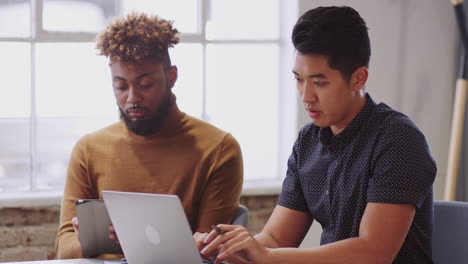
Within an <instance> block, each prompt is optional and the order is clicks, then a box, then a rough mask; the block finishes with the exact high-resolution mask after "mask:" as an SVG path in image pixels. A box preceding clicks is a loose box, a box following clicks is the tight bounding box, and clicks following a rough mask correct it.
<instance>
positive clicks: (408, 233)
mask: <svg viewBox="0 0 468 264" xmlns="http://www.w3.org/2000/svg"><path fill="white" fill-rule="evenodd" d="M367 30H368V29H367V26H366V23H365V22H364V20H363V19H362V18H361V17H360V15H359V14H358V12H356V11H355V10H354V9H352V8H350V7H319V8H315V9H312V10H309V11H308V12H306V13H305V14H303V15H302V16H301V17H300V18H299V20H298V22H297V23H296V25H295V27H294V30H293V34H292V41H293V44H294V47H295V49H296V54H295V64H294V68H293V74H294V76H295V78H296V80H297V89H298V91H299V94H300V96H301V99H302V102H303V104H304V108H305V110H306V111H307V113H308V115H309V117H310V118H311V119H312V123H310V124H307V125H306V126H305V127H304V128H303V129H302V130H301V131H300V133H299V136H298V138H297V140H296V142H295V144H294V147H293V151H292V154H291V156H290V158H289V161H288V172H287V175H286V178H285V180H284V183H283V189H282V193H281V195H280V198H279V201H278V205H277V206H276V208H275V210H274V212H273V214H272V215H271V217H270V219H269V220H268V222H267V224H266V225H265V227H264V228H263V230H262V232H261V233H260V234H258V235H256V236H252V235H251V234H249V232H248V231H247V230H246V229H245V228H243V227H240V226H232V225H218V226H217V227H218V229H214V230H212V231H211V232H210V233H204V234H201V233H196V234H195V238H196V240H197V243H198V246H199V248H200V249H201V254H203V255H205V256H207V257H210V258H213V259H217V262H219V261H227V262H229V263H269V264H272V263H392V262H393V263H432V252H431V236H432V204H433V193H432V184H433V181H434V178H435V175H436V170H437V169H436V164H435V162H434V160H433V158H432V157H431V155H430V153H429V149H428V146H427V143H426V140H425V137H424V135H423V134H422V133H421V132H420V131H419V129H418V128H417V127H416V125H415V124H414V123H413V122H412V121H411V120H410V119H409V118H408V117H407V116H405V115H403V114H401V113H399V112H397V111H395V110H393V109H391V108H390V107H389V106H387V105H385V104H383V103H380V104H376V103H375V102H374V101H373V100H372V98H371V97H370V95H369V94H368V93H366V92H365V91H364V86H365V84H366V82H367V78H368V67H369V59H370V41H369V36H368V32H367ZM314 220H316V221H317V222H319V223H320V224H321V226H322V228H323V233H322V237H321V246H320V247H318V248H312V249H297V247H298V246H299V245H300V243H301V242H302V240H303V238H304V236H305V235H306V233H307V231H308V229H309V228H310V226H311V224H312V222H313V221H314ZM220 230H221V231H220Z"/></svg>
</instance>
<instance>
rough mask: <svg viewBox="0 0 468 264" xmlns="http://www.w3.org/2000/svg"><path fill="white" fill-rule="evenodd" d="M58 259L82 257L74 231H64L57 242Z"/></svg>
mask: <svg viewBox="0 0 468 264" xmlns="http://www.w3.org/2000/svg"><path fill="white" fill-rule="evenodd" d="M55 250H56V253H57V259H71V258H82V257H83V255H82V254H81V247H80V243H79V242H78V239H77V238H76V236H75V233H74V232H66V233H62V234H60V235H59V237H57V241H56V244H55Z"/></svg>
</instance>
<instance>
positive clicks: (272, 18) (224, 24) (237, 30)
mask: <svg viewBox="0 0 468 264" xmlns="http://www.w3.org/2000/svg"><path fill="white" fill-rule="evenodd" d="M209 1H211V13H210V14H209V21H208V23H207V25H206V38H207V39H209V40H220V39H228V40H231V39H278V38H279V28H280V27H279V14H280V12H279V0H255V1H251V0H209Z"/></svg>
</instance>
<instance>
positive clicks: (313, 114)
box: [307, 110, 320, 118]
mask: <svg viewBox="0 0 468 264" xmlns="http://www.w3.org/2000/svg"><path fill="white" fill-rule="evenodd" d="M307 113H308V114H309V117H310V118H317V117H319V116H320V111H313V110H307Z"/></svg>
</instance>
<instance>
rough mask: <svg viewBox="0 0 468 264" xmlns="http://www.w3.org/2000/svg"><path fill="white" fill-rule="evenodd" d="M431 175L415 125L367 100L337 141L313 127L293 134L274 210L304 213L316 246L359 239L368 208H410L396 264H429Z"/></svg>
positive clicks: (326, 130)
mask: <svg viewBox="0 0 468 264" xmlns="http://www.w3.org/2000/svg"><path fill="white" fill-rule="evenodd" d="M436 171H437V168H436V165H435V162H434V160H433V159H432V157H431V154H430V153H429V149H428V146H427V143H426V139H425V137H424V135H423V134H422V133H421V131H419V130H418V128H417V127H416V125H415V124H414V123H413V122H412V121H411V120H410V119H409V118H408V117H407V116H405V115H403V114H401V113H399V112H397V111H395V110H393V109H391V108H390V107H388V106H387V105H385V104H383V103H380V104H378V105H377V104H375V103H374V101H373V100H372V98H371V97H370V96H369V95H367V102H366V104H365V105H364V107H363V109H362V110H361V111H360V112H359V114H358V115H357V116H356V117H355V118H354V120H353V121H352V122H351V123H350V124H349V125H348V126H347V127H346V128H345V129H344V130H343V131H342V132H341V133H339V134H338V135H336V136H333V134H332V132H331V129H330V128H329V127H326V128H320V127H318V126H316V125H314V124H312V123H310V124H308V125H306V126H305V127H304V128H303V129H302V130H301V131H300V132H299V137H298V138H297V140H296V142H295V144H294V147H293V152H292V154H291V156H290V157H289V161H288V172H287V175H286V179H285V180H284V183H283V189H282V193H281V195H280V198H279V201H278V204H279V205H281V206H283V207H287V208H290V209H293V210H298V211H309V212H310V214H311V215H312V217H313V218H314V220H316V221H317V222H319V223H320V224H321V225H322V229H323V232H322V237H321V244H322V245H324V244H328V243H332V242H336V241H339V240H343V239H347V238H352V237H357V236H359V225H360V222H361V219H362V216H363V214H364V210H365V208H366V205H367V203H390V204H412V205H415V207H416V214H415V216H414V220H413V222H412V224H411V227H410V230H409V233H408V236H407V237H406V239H405V241H404V243H403V245H402V247H401V249H400V251H399V253H398V255H397V257H396V259H395V260H394V263H432V246H431V243H432V240H431V239H432V206H433V193H432V184H433V182H434V178H435V175H436Z"/></svg>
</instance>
